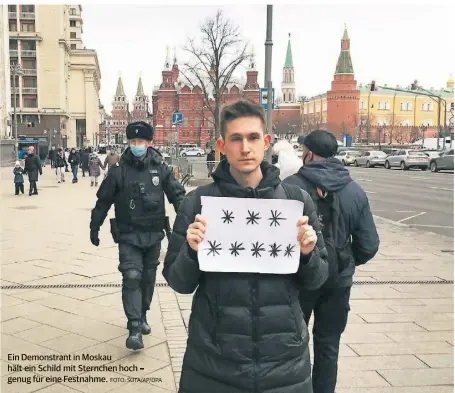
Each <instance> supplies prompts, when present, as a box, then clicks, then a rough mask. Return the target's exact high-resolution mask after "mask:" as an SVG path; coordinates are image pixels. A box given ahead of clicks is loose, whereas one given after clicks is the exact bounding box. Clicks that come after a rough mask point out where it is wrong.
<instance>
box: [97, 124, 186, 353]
mask: <svg viewBox="0 0 455 393" xmlns="http://www.w3.org/2000/svg"><path fill="white" fill-rule="evenodd" d="M126 136H127V138H128V140H129V141H130V146H129V147H128V149H126V151H125V153H124V154H123V155H122V158H121V160H120V163H119V166H114V167H112V168H111V169H110V170H109V172H108V174H107V177H106V179H105V180H104V181H103V182H102V183H101V187H100V189H99V190H98V192H97V194H96V196H97V198H98V200H97V202H96V206H95V208H94V209H93V210H92V218H91V222H90V241H91V242H92V244H93V245H95V246H98V245H99V243H100V240H99V237H98V232H99V230H100V227H101V225H103V222H104V220H105V218H106V215H107V213H108V211H109V209H110V208H111V206H112V204H114V205H115V219H113V220H111V233H112V237H113V239H114V241H115V242H116V243H118V248H119V259H120V264H119V268H118V269H119V271H120V272H121V273H122V276H123V285H122V301H123V308H124V310H125V314H126V317H127V320H128V323H127V329H128V330H129V336H128V338H127V340H126V347H127V348H129V349H141V348H143V347H144V344H143V342H142V334H150V332H151V329H150V326H149V325H148V322H147V316H146V313H147V311H148V310H149V309H150V304H151V302H152V297H153V292H154V289H155V279H156V269H157V267H158V265H159V261H158V258H159V256H160V250H161V241H162V240H163V238H164V231H165V230H166V229H167V227H166V217H165V215H166V209H165V200H164V194H166V196H167V199H168V200H169V202H170V203H172V204H173V205H174V209H175V211H176V212H177V211H178V208H179V205H180V202H181V201H182V199H183V198H184V196H185V189H184V188H183V186H182V185H181V184H180V183H179V182H178V181H177V180H176V179H175V178H174V175H173V173H172V170H171V169H170V168H169V167H168V166H167V164H166V163H164V162H163V158H162V156H161V154H160V153H159V152H158V151H157V150H155V149H154V148H153V147H151V143H152V139H153V127H152V126H151V125H150V124H148V123H145V122H135V123H130V124H128V126H127V128H126Z"/></svg>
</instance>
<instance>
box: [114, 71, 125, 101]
mask: <svg viewBox="0 0 455 393" xmlns="http://www.w3.org/2000/svg"><path fill="white" fill-rule="evenodd" d="M124 95H125V91H124V90H123V82H122V77H121V76H119V77H118V82H117V90H116V91H115V96H116V97H122V96H124Z"/></svg>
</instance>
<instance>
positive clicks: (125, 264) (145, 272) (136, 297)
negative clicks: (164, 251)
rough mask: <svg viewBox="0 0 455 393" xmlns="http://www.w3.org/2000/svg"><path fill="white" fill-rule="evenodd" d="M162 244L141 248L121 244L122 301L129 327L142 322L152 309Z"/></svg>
mask: <svg viewBox="0 0 455 393" xmlns="http://www.w3.org/2000/svg"><path fill="white" fill-rule="evenodd" d="M160 250H161V244H160V243H158V244H157V245H154V246H153V247H148V248H139V247H135V246H133V245H131V244H126V243H119V259H120V264H119V270H120V272H121V273H122V275H123V285H122V301H123V309H124V310H125V315H126V317H127V319H128V327H129V326H130V323H131V322H133V321H140V320H141V319H142V318H143V317H144V316H145V313H146V312H147V311H148V310H149V309H150V304H151V303H152V298H153V292H154V289H155V280H156V269H157V267H158V265H159V261H158V258H159V256H160Z"/></svg>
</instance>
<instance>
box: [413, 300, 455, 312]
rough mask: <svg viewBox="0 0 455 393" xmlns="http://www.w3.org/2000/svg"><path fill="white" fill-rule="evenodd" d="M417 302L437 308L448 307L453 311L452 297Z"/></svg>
mask: <svg viewBox="0 0 455 393" xmlns="http://www.w3.org/2000/svg"><path fill="white" fill-rule="evenodd" d="M419 301H420V302H421V303H423V304H425V305H426V306H439V305H450V306H452V309H453V297H446V298H440V299H419Z"/></svg>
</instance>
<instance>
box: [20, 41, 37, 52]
mask: <svg viewBox="0 0 455 393" xmlns="http://www.w3.org/2000/svg"><path fill="white" fill-rule="evenodd" d="M21 49H22V50H36V42H35V41H27V40H22V41H21Z"/></svg>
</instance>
